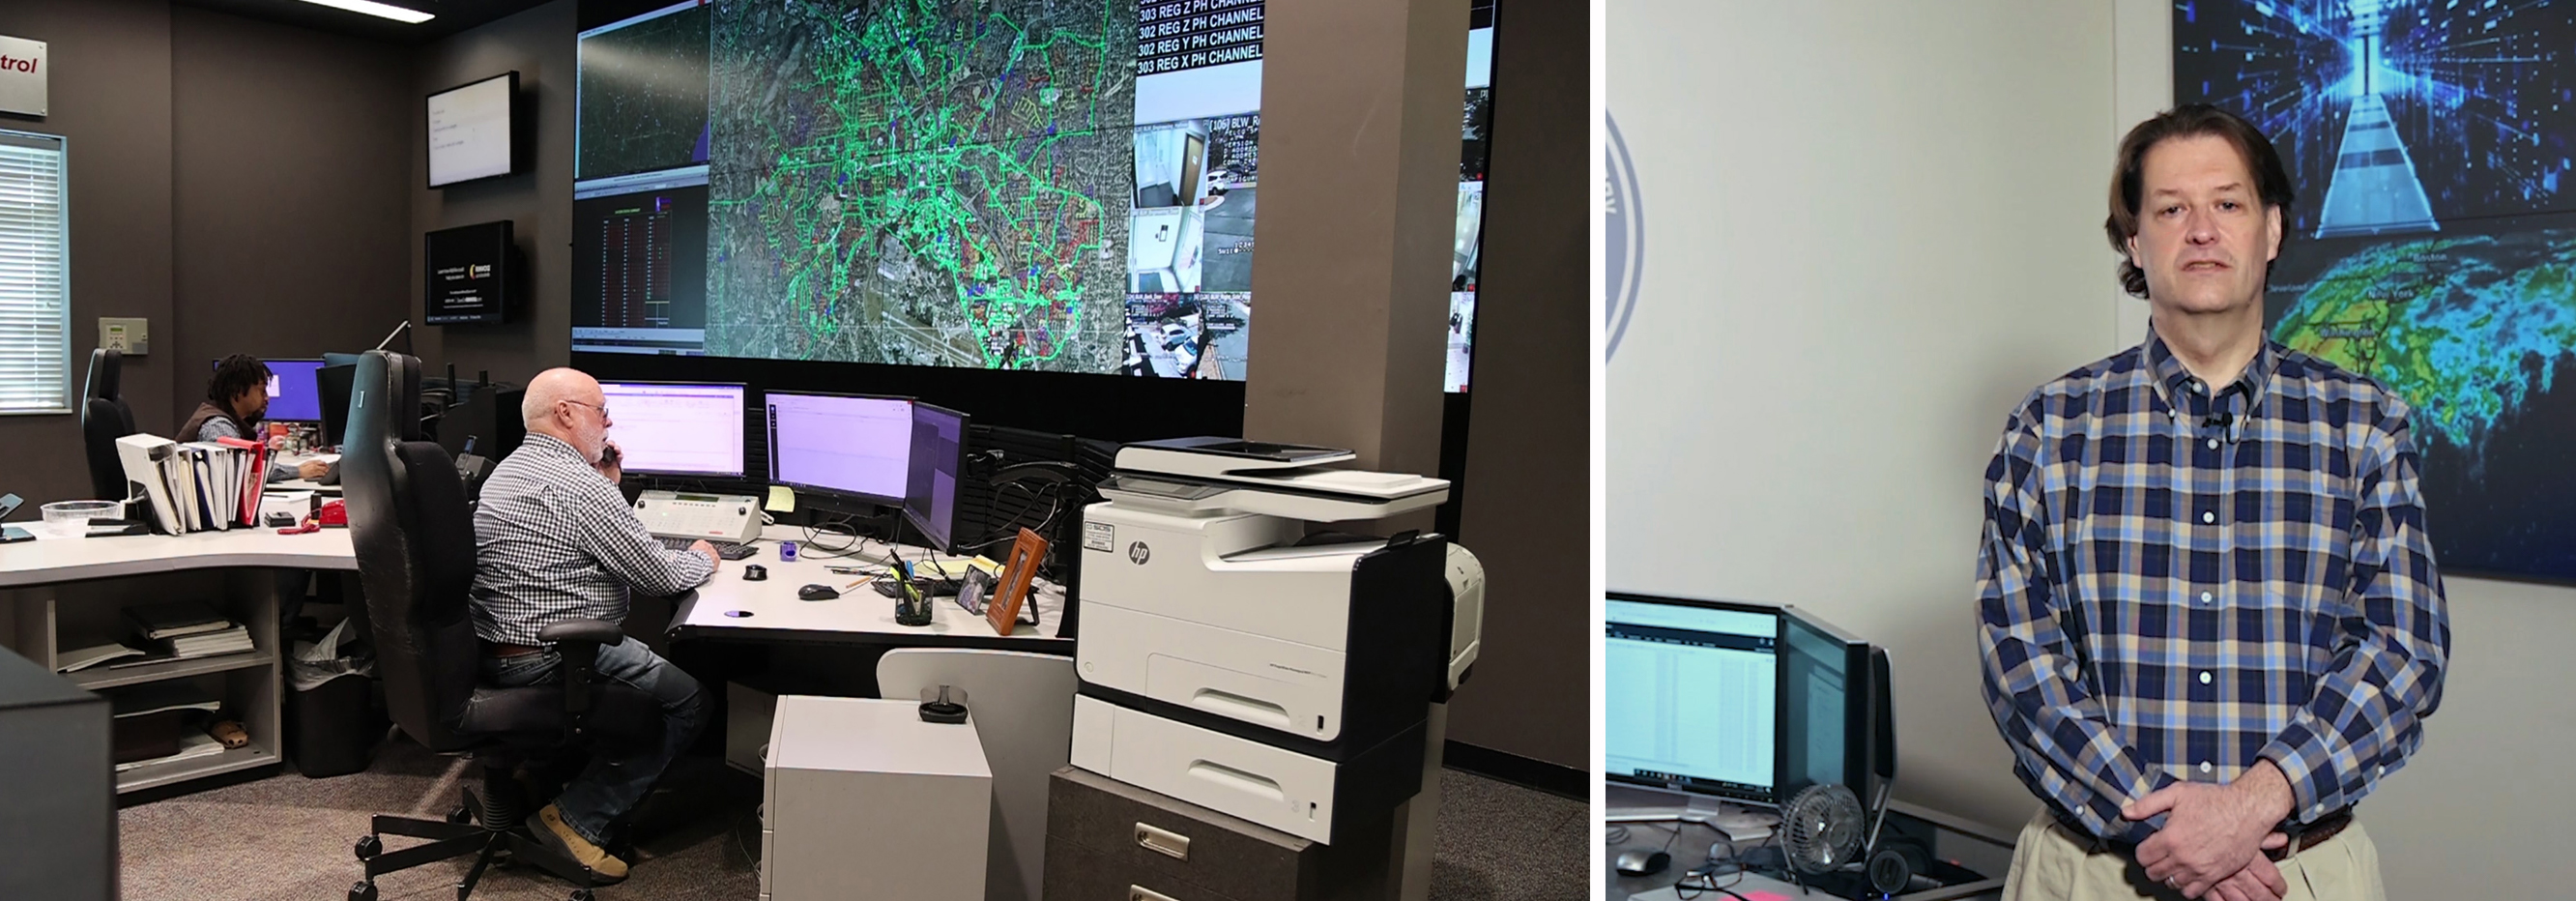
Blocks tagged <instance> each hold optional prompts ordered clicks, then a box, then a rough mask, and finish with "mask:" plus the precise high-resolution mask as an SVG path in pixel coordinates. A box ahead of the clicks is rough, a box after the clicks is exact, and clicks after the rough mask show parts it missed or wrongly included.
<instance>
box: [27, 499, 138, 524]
mask: <svg viewBox="0 0 2576 901" xmlns="http://www.w3.org/2000/svg"><path fill="white" fill-rule="evenodd" d="M118 506H120V505H119V504H118V503H117V502H115V501H55V502H53V503H50V504H46V505H45V506H44V508H43V509H44V511H45V521H46V522H85V521H88V520H92V519H105V518H112V517H114V516H116V509H117V507H118Z"/></svg>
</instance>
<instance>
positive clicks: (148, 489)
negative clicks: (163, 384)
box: [116, 435, 184, 535]
mask: <svg viewBox="0 0 2576 901" xmlns="http://www.w3.org/2000/svg"><path fill="white" fill-rule="evenodd" d="M177 449H178V444H177V443H175V442H172V441H171V440H170V439H168V438H163V437H160V436H158V435H127V436H125V437H123V438H118V439H116V457H117V461H118V462H119V463H122V464H124V468H125V481H126V491H127V493H129V494H131V493H132V492H134V491H135V490H137V489H140V490H141V491H142V492H143V499H144V500H145V501H147V502H149V503H150V505H151V507H152V520H153V525H154V526H155V527H157V528H159V529H160V530H161V531H162V532H163V533H164V534H169V535H177V534H179V533H180V532H182V531H184V529H182V528H181V526H180V524H179V518H178V509H179V508H178V507H177V506H175V505H174V504H173V503H172V501H171V492H170V487H171V486H170V480H169V473H168V472H167V469H166V467H164V466H163V464H164V463H167V462H168V461H169V460H170V459H171V458H172V457H173V456H174V451H176V450H177Z"/></svg>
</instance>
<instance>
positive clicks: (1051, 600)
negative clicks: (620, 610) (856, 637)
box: [671, 526, 1064, 650]
mask: <svg viewBox="0 0 2576 901" xmlns="http://www.w3.org/2000/svg"><path fill="white" fill-rule="evenodd" d="M777 538H784V539H786V540H789V541H794V542H796V543H797V547H798V549H799V550H804V551H808V552H809V553H802V554H798V555H797V557H796V559H795V560H794V561H792V562H790V561H781V560H779V559H778V542H777V540H775V539H777ZM841 540H844V539H841V538H838V537H835V538H834V539H833V541H834V542H835V543H837V542H838V541H841ZM755 544H756V546H757V547H759V548H760V552H759V553H757V554H753V555H752V556H750V557H748V558H745V559H742V560H727V561H724V562H723V563H722V564H720V565H718V566H717V567H716V575H715V578H714V579H711V580H709V581H708V582H707V584H706V585H704V586H701V587H700V588H698V589H697V590H696V591H694V592H691V593H689V594H687V595H683V596H682V597H681V599H680V602H679V605H678V607H677V608H676V609H674V610H673V611H672V613H671V630H672V631H673V632H675V633H676V632H681V631H682V630H687V631H688V632H690V633H691V634H693V635H695V636H698V637H720V636H726V635H743V636H745V637H754V633H775V632H803V633H817V634H823V635H835V636H842V637H848V636H851V635H853V634H854V633H874V634H882V635H884V636H886V638H888V639H889V640H893V641H904V640H913V641H920V640H922V639H929V640H928V641H925V642H923V643H926V644H942V643H947V640H951V639H954V640H961V641H962V640H966V639H974V640H976V643H979V644H991V643H1009V644H1019V643H1021V642H1026V643H1027V644H1029V645H1031V646H1032V648H1031V649H1033V650H1034V649H1039V648H1043V647H1044V646H1047V645H1053V644H1056V643H1058V641H1059V640H1058V639H1057V638H1056V637H1055V634H1056V628H1057V626H1058V622H1057V618H1058V616H1059V615H1061V614H1062V613H1063V612H1064V592H1063V591H1062V590H1061V589H1058V588H1056V587H1055V586H1053V585H1048V584H1046V583H1043V582H1042V583H1039V584H1038V585H1034V586H1031V589H1030V594H1031V595H1032V598H1031V601H1030V602H1031V603H1035V604H1037V605H1038V607H1039V611H1038V622H1039V625H1036V626H1031V625H1029V624H1027V623H1025V622H1023V623H1020V624H1019V625H1017V626H1016V627H1014V628H1013V629H1012V630H1011V634H1010V636H1009V637H1008V638H1007V639H1006V638H1004V637H1003V636H1000V635H996V634H994V632H993V626H992V624H991V623H988V622H985V621H984V618H983V617H982V616H979V615H976V614H972V613H968V612H966V608H964V607H960V606H957V599H956V598H934V599H932V605H931V606H932V609H933V610H934V611H936V612H935V613H934V614H933V616H932V619H931V623H930V625H927V626H905V625H899V624H897V623H896V622H895V621H894V599H893V598H889V597H886V596H884V595H881V594H878V593H877V592H876V583H874V582H870V583H869V584H866V585H861V586H859V587H857V588H852V589H849V590H846V591H843V592H841V596H840V597H837V598H833V599H831V600H826V601H808V600H805V599H802V598H799V597H797V596H796V590H797V589H799V588H802V587H804V586H805V585H807V584H810V583H820V584H824V585H830V586H832V587H833V588H834V589H840V588H843V587H844V586H847V585H849V584H850V583H851V582H854V581H857V580H858V579H859V578H860V577H859V576H850V575H842V574H839V573H835V572H832V571H830V570H829V569H828V568H827V567H833V566H842V567H858V568H861V569H866V570H869V571H871V572H873V571H876V570H878V569H881V568H882V567H883V563H882V562H881V561H882V560H883V559H884V553H885V550H884V547H885V546H884V544H883V543H882V542H876V541H870V542H869V543H868V546H867V551H866V552H865V553H863V554H861V555H859V556H855V557H817V556H814V555H813V554H812V553H810V551H812V550H813V549H814V548H813V545H812V544H811V543H809V542H807V541H805V530H804V528H803V527H800V526H770V527H768V528H767V529H765V530H764V531H763V537H762V539H761V540H760V541H758V542H756V543H755ZM902 553H903V558H904V559H905V560H908V561H911V560H924V559H928V558H929V552H928V551H926V550H923V549H921V548H917V547H904V548H902ZM942 559H951V558H947V557H943V558H942ZM753 563H757V564H760V565H761V566H762V567H764V568H766V569H768V570H769V578H767V579H765V580H762V581H758V582H753V581H747V580H745V579H744V578H743V577H742V574H743V567H744V566H746V565H748V564H753ZM734 611H740V612H742V613H747V614H750V615H749V616H732V615H728V614H729V613H731V612H734ZM1027 615H1028V614H1027V612H1026V611H1025V610H1023V611H1022V613H1021V616H1022V617H1023V618H1026V616H1027Z"/></svg>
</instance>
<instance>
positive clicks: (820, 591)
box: [796, 582, 841, 601]
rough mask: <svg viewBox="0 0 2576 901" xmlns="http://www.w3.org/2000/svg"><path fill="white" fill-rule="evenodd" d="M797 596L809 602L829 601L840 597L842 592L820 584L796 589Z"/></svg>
mask: <svg viewBox="0 0 2576 901" xmlns="http://www.w3.org/2000/svg"><path fill="white" fill-rule="evenodd" d="M796 596H797V597H800V598H804V599H806V600H809V601H828V600H831V599H833V598H837V597H840V596H841V592H840V590H839V589H835V588H833V587H832V586H829V585H824V584H822V583H819V582H818V583H815V584H812V585H807V586H805V587H803V588H799V589H796Z"/></svg>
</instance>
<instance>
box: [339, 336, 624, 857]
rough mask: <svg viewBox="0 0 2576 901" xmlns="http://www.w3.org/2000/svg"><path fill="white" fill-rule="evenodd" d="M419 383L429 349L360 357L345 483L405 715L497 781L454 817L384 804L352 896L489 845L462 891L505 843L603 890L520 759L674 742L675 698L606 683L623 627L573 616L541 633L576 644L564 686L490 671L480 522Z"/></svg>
mask: <svg viewBox="0 0 2576 901" xmlns="http://www.w3.org/2000/svg"><path fill="white" fill-rule="evenodd" d="M419 396H420V361H419V360H416V359H414V358H412V357H409V356H405V355H402V354H395V353H389V352H385V351H371V352H369V353H368V354H367V355H366V357H365V358H364V359H363V360H361V361H360V362H359V364H358V371H357V377H356V380H355V386H354V389H353V392H352V397H351V403H350V421H349V434H348V435H347V440H346V441H344V442H343V444H342V450H343V454H342V456H341V458H340V466H341V472H342V486H341V487H342V488H343V490H344V494H345V496H346V498H347V501H348V505H349V530H350V541H351V543H352V544H354V545H355V546H356V550H357V555H358V575H359V578H360V579H361V580H362V581H363V582H364V584H365V586H366V592H367V613H368V617H369V619H370V620H371V626H372V628H371V630H370V633H371V634H372V635H373V636H374V638H375V643H376V670H377V672H378V674H380V675H381V676H382V678H383V679H384V681H385V700H386V703H387V705H388V706H390V707H391V708H392V713H393V718H394V722H395V723H397V724H399V725H400V726H401V727H402V730H403V732H404V733H405V734H408V735H410V736H411V737H412V738H413V739H414V740H416V741H419V742H420V743H421V744H422V745H424V746H427V747H428V748H429V749H430V750H433V751H437V752H439V753H442V754H466V755H470V756H471V757H472V758H473V760H474V762H475V763H476V764H479V765H481V766H482V767H483V788H482V791H481V792H480V793H477V792H476V791H474V790H473V789H467V790H466V791H465V792H464V799H463V803H462V804H460V805H459V806H457V807H456V808H455V809H454V810H452V811H450V812H449V813H448V815H447V819H446V821H445V822H440V821H436V820H418V819H410V818H407V817H395V816H378V817H376V818H375V819H374V822H373V827H372V830H371V833H372V834H369V835H368V836H366V837H365V838H362V839H359V840H358V844H357V854H358V859H359V860H360V861H362V862H364V863H365V864H366V880H365V881H362V882H359V883H358V884H356V885H354V886H351V887H350V889H349V898H350V901H374V899H375V897H376V886H375V879H376V877H378V876H381V875H384V874H386V873H390V872H393V871H396V870H404V869H409V868H412V867H416V866H420V865H422V864H426V863H431V862H434V861H441V860H448V859H451V858H455V857H461V856H464V855H467V854H476V855H477V857H476V859H475V862H474V867H473V869H471V870H470V871H468V872H467V873H466V875H465V878H464V880H462V881H460V882H458V883H457V884H456V897H457V898H458V901H464V899H465V898H466V896H467V895H469V894H471V893H472V892H473V890H474V885H475V883H476V882H478V881H480V880H481V879H482V877H483V871H484V869H485V868H487V867H489V866H490V865H491V864H492V863H493V862H494V861H495V860H496V859H504V858H505V856H506V858H507V859H515V860H518V861H524V862H527V863H532V864H535V865H536V866H537V867H538V868H540V869H543V870H545V871H546V872H549V873H553V874H555V875H557V876H561V877H563V878H565V879H568V880H571V881H572V883H573V884H574V885H575V886H576V888H575V889H574V890H573V892H572V897H573V899H574V901H589V899H590V897H591V895H590V885H591V882H590V873H589V871H588V870H587V869H584V868H583V867H582V866H581V864H579V863H577V862H575V861H573V860H571V859H569V858H567V857H565V856H564V855H562V854H560V853H558V852H556V851H554V850H552V849H551V848H549V847H548V846H545V845H542V844H539V843H538V842H537V840H536V839H535V838H534V836H533V834H532V833H530V832H529V831H528V829H527V828H525V827H523V822H524V821H526V820H527V819H529V818H530V816H531V815H532V814H533V813H535V811H536V810H537V808H538V806H539V805H538V804H537V803H536V801H537V799H534V798H530V797H527V792H526V791H525V790H524V789H523V788H521V787H520V785H519V783H518V782H517V781H516V780H514V779H513V778H511V770H512V769H513V768H514V767H516V766H518V765H519V764H520V763H522V762H523V761H526V760H528V759H531V758H535V757H543V756H547V755H549V754H551V753H552V752H555V751H559V750H563V749H566V748H570V747H574V746H578V745H582V744H596V745H606V746H631V745H633V744H636V743H642V742H650V741H659V740H661V735H662V729H663V726H662V708H661V705H660V704H658V703H656V702H655V701H654V700H653V698H652V696H651V695H647V694H645V693H643V692H641V691H637V690H635V689H633V688H629V687H626V686H624V685H619V684H615V683H600V682H595V681H594V674H593V671H592V667H593V664H594V661H595V660H596V659H597V655H598V653H599V648H600V646H602V645H614V644H617V643H618V642H620V641H623V640H624V639H625V636H624V634H623V633H622V632H621V631H620V630H619V629H618V627H617V626H615V625H613V624H610V623H606V622H602V621H599V620H590V619H583V620H565V621H562V622H558V623H555V624H553V625H549V626H547V627H546V628H545V630H544V631H542V632H540V633H538V637H539V638H541V639H544V640H546V641H549V642H553V643H554V644H555V646H556V649H557V650H559V651H560V652H562V654H563V658H564V681H563V684H561V685H544V686H532V687H527V688H486V687H480V686H477V685H476V684H475V681H476V679H475V676H476V670H477V661H478V659H479V658H480V656H481V654H482V648H481V647H480V646H479V643H478V642H477V641H476V639H475V637H474V625H473V622H472V620H471V618H470V617H469V616H468V614H467V612H466V589H467V588H468V587H470V586H471V585H472V584H473V581H474V525H473V522H472V521H471V519H470V518H469V517H468V516H467V513H466V506H465V492H464V489H463V488H462V487H461V486H460V485H459V484H458V483H457V478H456V468H455V465H454V464H453V463H451V462H450V461H449V459H448V456H447V451H446V450H444V449H442V448H440V447H439V446H438V445H437V444H436V443H435V442H429V441H422V440H420V426H419V422H420V418H419V416H418V415H416V414H415V413H414V412H413V411H416V410H418V409H420V403H419V400H418V398H419ZM538 828H542V827H538ZM384 833H391V834H394V835H406V836H415V837H419V838H426V839H432V841H430V842H428V843H427V844H422V845H415V846H413V847H409V848H403V849H400V850H395V851H387V850H385V849H384V845H383V842H382V840H381V839H380V838H379V836H380V835H382V834H384Z"/></svg>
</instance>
